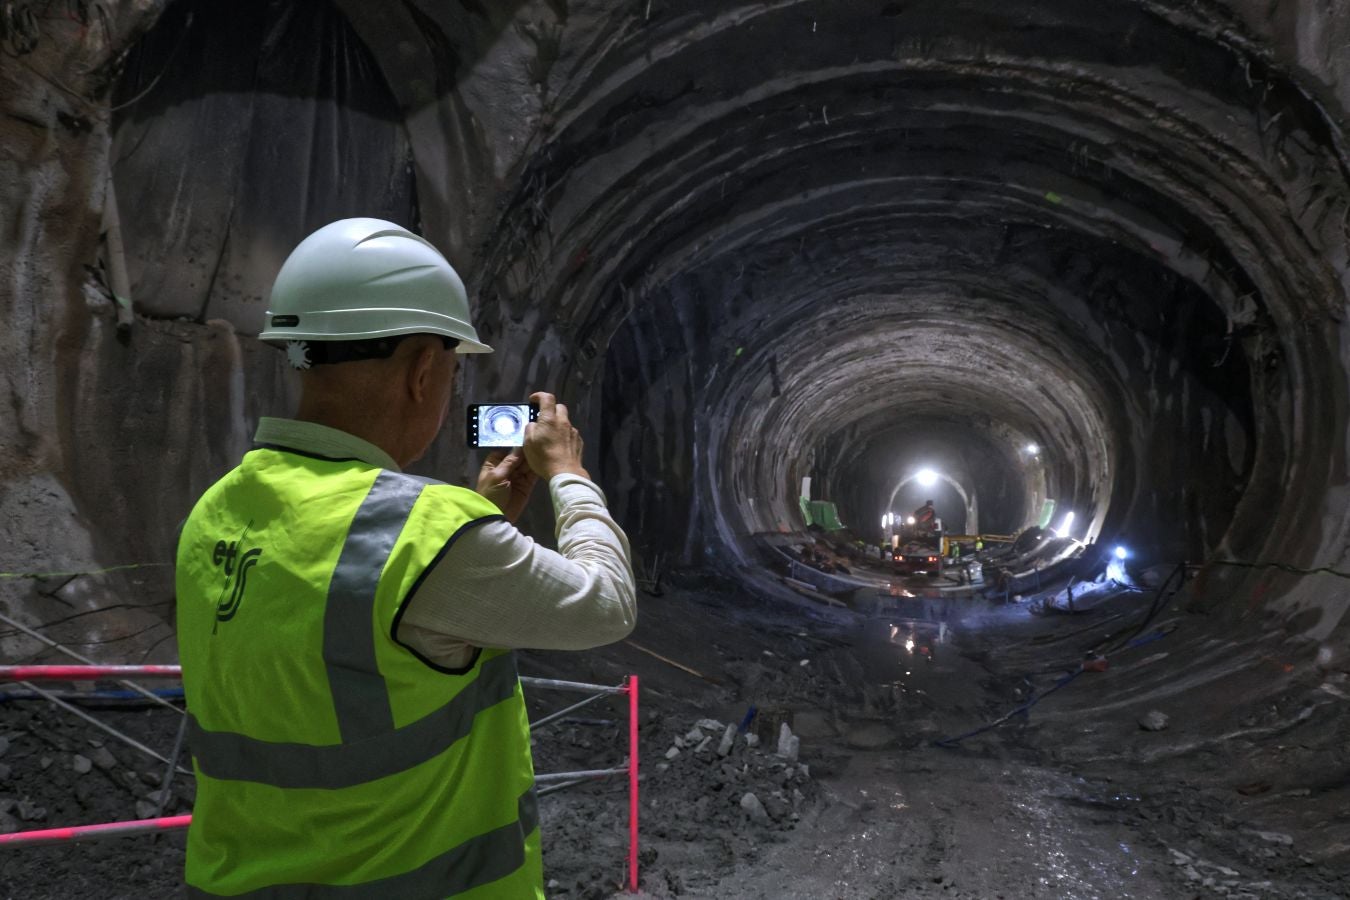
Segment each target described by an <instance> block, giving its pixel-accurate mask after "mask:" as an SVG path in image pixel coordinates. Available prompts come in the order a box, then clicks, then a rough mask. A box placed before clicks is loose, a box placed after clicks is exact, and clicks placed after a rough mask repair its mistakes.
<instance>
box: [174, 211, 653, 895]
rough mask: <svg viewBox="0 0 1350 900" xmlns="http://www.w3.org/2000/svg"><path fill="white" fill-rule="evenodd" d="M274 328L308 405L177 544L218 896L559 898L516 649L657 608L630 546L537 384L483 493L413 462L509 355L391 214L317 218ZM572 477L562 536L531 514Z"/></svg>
mask: <svg viewBox="0 0 1350 900" xmlns="http://www.w3.org/2000/svg"><path fill="white" fill-rule="evenodd" d="M270 306H271V308H270V310H269V311H268V313H267V320H266V326H265V328H264V329H263V332H262V334H261V337H262V339H263V340H265V341H283V342H286V355H287V358H288V360H289V362H290V364H291V365H292V366H293V367H295V368H296V369H299V370H301V372H300V388H301V394H300V405H299V411H298V413H297V414H296V417H295V419H291V420H286V419H268V418H264V419H262V420H261V422H260V424H259V427H258V432H257V436H256V437H255V441H256V445H255V449H254V450H253V451H252V452H250V453H248V454H246V455H245V456H244V458H243V460H242V461H241V462H240V464H239V466H238V467H237V468H236V469H234V470H233V471H231V472H229V473H228V474H227V475H225V477H224V478H222V479H221V480H220V481H218V482H217V483H216V484H215V485H213V486H212V487H211V488H209V489H208V490H207V491H206V493H205V495H204V496H203V497H202V498H201V499H200V500H199V501H198V502H197V505H196V507H195V508H194V509H193V510H192V514H191V515H190V516H189V517H188V519H187V521H186V522H185V523H184V526H183V531H182V535H181V537H180V539H179V544H178V562H177V593H178V642H179V653H180V656H181V659H182V664H183V687H184V690H185V692H186V695H187V702H188V709H189V710H190V711H191V714H190V716H189V718H188V729H189V730H188V740H189V747H190V749H191V752H192V756H193V764H194V768H195V770H196V774H197V799H196V805H195V808H194V810H193V819H192V825H191V827H190V828H189V830H188V838H187V871H186V880H187V883H188V893H189V895H190V896H192V897H213V896H231V897H232V896H236V895H247V896H259V897H261V896H266V897H302V896H303V897H330V896H331V897H337V896H342V897H347V896H352V897H356V896H361V897H369V896H377V895H378V896H381V897H389V898H391V900H392V898H399V900H411V898H444V897H449V896H455V897H458V896H460V895H461V894H466V895H468V894H471V895H472V896H474V897H492V898H494V900H496V898H507V900H517V898H529V900H542V898H543V897H544V885H543V874H542V865H541V860H540V837H539V825H538V821H539V820H538V812H537V810H536V806H535V793H534V767H533V762H532V759H531V756H530V728H529V723H528V721H527V720H526V715H525V701H524V698H523V696H522V694H521V689H520V680H519V678H518V677H517V675H516V666H515V658H514V655H513V654H512V653H511V648H522V647H535V648H544V649H559V650H582V649H586V648H588V647H595V646H598V645H601V644H607V643H610V642H612V641H616V640H619V639H620V638H622V637H624V636H625V635H627V634H628V633H629V632H630V631H631V630H632V628H633V625H634V622H635V616H636V602H635V591H634V581H633V574H632V568H631V563H630V558H629V548H628V541H627V539H626V538H625V536H624V534H623V532H622V531H620V529H619V527H618V526H617V525H616V524H615V523H614V520H613V519H612V518H611V517H610V514H609V512H608V511H607V510H606V507H605V498H604V495H603V494H602V493H601V492H600V489H599V488H598V487H596V486H595V484H594V483H593V482H592V481H591V480H590V476H589V475H588V474H587V472H586V470H585V469H584V468H582V465H581V451H582V441H581V436H580V435H579V434H578V433H577V430H576V429H575V428H574V427H572V424H571V421H570V419H569V417H568V411H567V407H565V406H564V405H563V404H561V403H558V402H557V401H556V400H555V399H554V397H553V396H552V395H551V394H547V393H536V394H533V395H532V396H531V400H533V401H534V402H536V403H538V405H539V417H538V421H537V422H535V423H534V424H531V425H529V426H528V427H527V428H526V430H525V434H524V447H523V448H517V449H513V450H510V451H509V452H507V451H506V450H495V451H493V452H492V453H490V454H488V456H487V457H486V459H485V460H484V462H483V465H482V468H481V470H480V472H479V475H478V486H477V491H476V492H475V491H471V490H468V489H467V488H462V487H454V486H452V485H448V484H443V483H441V482H438V481H434V480H431V479H427V478H418V477H413V476H411V475H406V474H404V472H403V469H404V468H405V467H406V466H408V465H409V464H410V463H412V462H414V461H415V460H417V459H419V458H420V457H421V456H422V455H423V454H424V453H425V452H426V450H427V448H428V447H429V446H430V445H431V443H432V441H433V440H434V439H435V437H436V435H437V433H438V432H439V431H440V430H441V426H442V425H443V424H444V422H445V418H446V414H447V411H448V409H449V405H450V399H451V390H452V387H453V384H454V376H455V369H456V366H457V357H456V353H488V352H491V348H490V347H487V346H485V345H484V344H482V343H479V341H478V334H477V332H476V331H475V330H474V328H473V326H472V325H471V324H470V320H469V302H468V296H467V295H466V293H465V290H464V286H463V284H462V282H461V281H460V279H459V276H458V275H457V274H456V273H455V271H454V269H453V268H451V266H450V264H449V263H448V262H446V260H445V258H444V257H443V256H442V255H441V254H440V252H439V251H437V250H436V248H435V247H433V246H432V245H431V244H430V243H429V242H427V241H426V240H424V239H422V238H420V237H418V236H416V235H414V234H413V233H412V232H410V231H408V230H406V229H404V228H401V227H399V226H397V225H394V224H392V223H389V222H383V221H380V220H378V219H347V220H343V221H340V222H335V223H333V224H331V225H328V226H326V227H324V228H322V229H320V230H319V231H317V232H315V233H314V234H312V235H311V236H310V237H308V238H307V239H305V240H304V241H303V242H302V243H301V244H300V245H299V246H298V247H297V248H296V249H295V251H294V252H293V253H292V254H291V255H290V258H289V259H287V261H286V263H285V265H284V266H283V267H282V269H281V272H280V274H279V275H278V276H277V279H276V283H275V285H274V287H273V289H272V297H271V304H270ZM539 479H543V480H545V481H547V482H548V487H549V492H550V494H551V496H552V500H553V507H554V513H555V515H556V517H557V541H558V547H559V548H560V551H561V552H559V553H555V552H553V551H551V550H547V549H545V548H543V547H540V546H538V545H537V544H535V543H534V541H533V540H532V539H530V538H528V537H526V536H525V535H523V534H521V533H520V532H519V531H517V530H516V528H515V526H514V525H513V524H512V523H513V522H515V521H516V519H517V518H518V517H519V516H520V514H521V513H522V511H523V510H524V508H525V504H526V501H527V500H528V499H529V496H530V492H531V490H532V489H533V487H534V486H535V483H536V482H537V481H538V480H539Z"/></svg>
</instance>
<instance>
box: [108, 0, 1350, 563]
mask: <svg viewBox="0 0 1350 900" xmlns="http://www.w3.org/2000/svg"><path fill="white" fill-rule="evenodd" d="M1246 5H1247V4H1246V3H1245V0H1232V2H1218V0H1215V2H1200V0H1103V2H1096V3H1090V4H1089V3H1083V2H1080V0H1036V2H1027V3H1015V4H1014V3H1006V2H992V0H941V2H939V0H912V2H868V3H864V2H849V3H840V2H828V3H827V2H807V0H785V2H764V3H741V4H726V3H712V2H706V3H678V4H677V3H671V2H662V0H651V2H649V3H639V4H625V5H622V6H618V5H615V4H612V3H601V2H590V3H565V2H562V0H552V2H539V3H510V4H500V5H494V6H492V7H486V6H479V5H477V4H471V3H464V4H432V3H428V2H421V0H408V2H405V3H403V4H397V5H391V6H390V7H388V8H387V9H385V10H384V11H383V12H381V13H380V14H378V15H377V14H375V13H374V12H373V11H372V9H371V8H370V7H369V6H368V5H362V4H357V3H354V2H347V0H339V2H336V3H335V4H334V8H336V9H338V10H340V11H341V12H342V14H343V15H344V16H345V17H346V18H347V20H348V22H349V23H350V25H351V27H352V29H353V31H354V33H355V34H356V35H357V36H358V37H359V38H360V40H361V41H362V42H363V43H364V44H365V46H366V47H367V48H368V49H369V51H370V53H371V55H372V57H373V59H374V60H375V65H376V67H377V68H378V70H379V71H380V72H381V73H382V74H383V76H384V80H385V81H386V82H387V94H385V93H384V92H385V91H386V86H384V85H376V86H374V87H372V88H370V89H369V90H365V89H363V90H362V92H361V96H365V97H369V98H372V99H371V100H370V101H369V102H370V103H375V99H374V98H378V97H381V96H388V97H389V99H388V100H387V101H383V102H387V103H388V104H390V106H395V105H396V106H397V107H398V111H399V112H398V115H397V116H395V115H394V111H393V110H392V109H387V110H386V109H382V108H377V107H378V103H376V104H375V106H372V107H371V109H370V114H371V115H370V118H371V121H373V122H375V123H376V125H373V126H366V125H362V126H361V127H362V128H363V129H364V130H365V133H367V134H371V135H374V134H376V131H377V130H378V129H384V130H383V131H381V132H380V136H379V137H378V140H376V139H371V140H370V141H368V142H367V143H368V144H369V146H370V147H371V148H372V150H373V152H374V154H375V155H376V156H379V155H380V154H384V155H385V156H389V155H392V156H394V157H395V159H394V160H393V162H394V163H395V164H396V165H397V164H401V163H402V156H401V154H403V153H405V152H409V153H410V154H411V159H412V163H411V166H410V171H411V172H412V173H413V174H414V175H415V180H416V185H415V210H414V213H412V214H414V215H415V216H416V217H417V218H418V219H419V220H420V224H421V225H422V227H423V228H424V229H425V231H426V233H427V234H428V235H429V236H430V237H432V238H433V240H436V241H437V242H438V243H439V244H441V245H442V246H445V247H447V249H448V250H449V251H450V253H451V256H452V259H454V260H455V261H456V263H457V264H459V265H461V266H463V267H465V268H466V271H467V272H468V275H469V281H470V286H471V288H472V289H473V291H474V293H475V294H476V296H477V297H478V303H479V307H478V310H477V314H476V315H477V322H478V324H479V330H480V333H482V334H484V336H485V337H486V338H487V339H488V340H490V341H491V342H493V343H494V345H495V346H497V347H498V349H499V351H501V352H499V353H498V354H496V356H495V357H494V358H493V359H492V360H489V361H483V362H482V363H481V365H480V366H479V367H477V368H476V369H472V370H470V371H469V372H468V373H467V376H466V377H467V382H466V385H465V389H466V392H468V393H473V394H476V395H477V396H478V397H480V398H482V397H487V396H496V395H498V394H501V395H505V394H507V393H510V392H512V391H520V390H523V389H525V388H528V387H535V386H537V385H538V384H539V383H541V381H548V382H550V383H554V384H557V385H558V386H559V388H560V390H561V391H562V393H564V395H566V396H568V397H570V398H571V399H573V400H574V401H577V402H582V403H587V402H589V403H591V404H592V406H591V407H590V408H595V407H597V406H600V407H602V409H603V412H602V415H601V417H600V418H601V422H600V423H599V424H598V425H597V424H596V423H595V422H594V421H592V423H591V430H592V432H596V434H593V435H592V436H593V437H596V436H598V437H599V442H598V443H599V444H600V445H601V450H602V457H603V460H602V465H603V471H604V477H605V479H606V481H607V484H609V485H612V486H613V487H611V492H612V494H613V498H614V502H615V505H616V507H618V509H619V511H620V514H621V515H622V516H623V518H624V521H625V523H626V524H627V525H628V526H629V527H630V529H634V530H635V531H636V532H637V534H638V538H637V540H636V542H635V543H637V544H638V545H639V546H642V545H644V544H647V543H651V544H657V545H663V546H670V545H672V544H674V545H677V546H680V547H681V548H682V551H683V556H684V558H686V559H692V558H694V557H696V556H699V555H701V554H703V553H704V552H706V551H711V552H713V553H717V552H720V550H721V549H725V548H727V547H733V546H735V545H736V544H737V542H738V539H739V538H740V537H741V536H743V535H746V534H753V533H758V532H765V531H774V530H780V529H791V528H793V527H798V525H799V517H798V513H797V512H796V504H797V492H798V485H799V483H800V479H801V478H802V477H804V476H807V475H810V476H812V478H813V482H814V484H815V487H814V489H813V491H814V494H815V496H817V497H818V498H821V497H823V498H826V499H833V500H836V501H837V502H838V503H839V504H840V507H841V510H842V512H843V515H844V518H845V520H846V521H849V522H852V523H863V522H872V521H875V518H874V517H875V515H876V514H878V513H879V512H881V511H883V510H882V507H883V506H884V502H885V498H887V497H889V496H890V492H891V491H892V489H893V488H894V486H895V484H896V483H897V482H898V480H899V479H900V478H902V477H904V474H905V469H906V467H910V466H912V465H915V464H917V462H918V461H919V460H921V459H935V460H937V461H938V462H939V463H941V464H944V465H948V466H950V467H951V468H952V469H953V471H954V472H955V471H956V470H959V471H960V472H962V473H965V475H964V476H963V477H965V478H967V479H968V480H969V482H970V483H969V484H968V485H967V487H968V488H972V487H975V486H976V482H980V483H981V484H985V485H986V487H981V488H979V489H978V490H977V493H985V492H992V493H993V494H994V495H996V497H997V499H990V500H989V501H988V502H987V503H986V504H985V509H986V510H990V511H995V510H996V511H997V514H996V516H995V518H997V519H998V520H999V521H1000V523H1002V522H1004V521H1006V522H1007V523H1008V524H1009V526H1010V527H1012V526H1019V525H1022V524H1025V523H1026V522H1027V521H1030V520H1032V519H1034V518H1035V517H1036V516H1037V515H1038V514H1039V504H1040V501H1042V500H1044V499H1045V498H1046V497H1049V498H1053V499H1055V500H1056V501H1057V503H1058V504H1059V507H1060V509H1061V510H1069V509H1072V510H1074V511H1076V513H1077V514H1078V516H1079V522H1081V523H1083V525H1084V526H1085V529H1086V532H1088V533H1092V534H1096V533H1103V534H1105V533H1107V532H1110V533H1112V534H1114V533H1116V532H1119V531H1130V530H1133V531H1135V532H1139V533H1146V534H1147V535H1148V536H1149V537H1148V539H1149V540H1150V541H1152V542H1153V543H1154V544H1155V547H1156V549H1157V550H1158V552H1159V553H1169V554H1170V553H1188V554H1191V555H1199V554H1205V553H1208V552H1210V551H1212V550H1214V549H1215V548H1218V547H1220V546H1221V545H1225V546H1228V547H1229V548H1230V549H1234V550H1243V551H1246V552H1255V551H1256V550H1257V549H1258V548H1260V547H1263V546H1265V545H1266V544H1267V543H1269V541H1270V540H1278V538H1271V537H1270V535H1271V529H1269V527H1268V526H1269V524H1270V512H1269V511H1270V510H1271V509H1272V508H1278V510H1279V514H1278V515H1279V516H1280V517H1287V519H1286V520H1287V521H1295V520H1298V519H1299V518H1300V517H1305V518H1306V516H1308V515H1309V513H1310V509H1311V504H1312V503H1313V501H1312V500H1306V501H1305V500H1301V499H1298V497H1299V492H1298V491H1296V490H1293V488H1294V487H1296V486H1297V485H1298V484H1299V483H1303V484H1306V485H1325V484H1326V483H1327V482H1328V480H1329V479H1334V478H1335V477H1340V475H1341V474H1342V472H1341V470H1342V469H1343V465H1342V462H1341V460H1340V453H1339V451H1338V450H1337V449H1336V448H1338V447H1339V446H1340V443H1341V438H1342V436H1340V435H1335V434H1329V433H1327V430H1326V429H1321V430H1319V429H1317V428H1316V427H1314V425H1313V423H1316V422H1318V421H1328V420H1330V419H1331V418H1333V417H1336V416H1339V415H1340V414H1341V413H1340V411H1341V410H1343V407H1344V396H1343V395H1344V389H1343V384H1344V378H1343V377H1341V375H1342V372H1341V368H1340V366H1341V364H1340V362H1339V359H1338V356H1337V352H1338V348H1337V347H1336V340H1337V339H1336V337H1335V335H1334V333H1333V330H1332V329H1331V328H1330V327H1326V326H1327V325H1328V323H1332V322H1336V321H1339V317H1340V315H1341V312H1340V311H1341V310H1342V309H1343V307H1344V303H1345V263H1346V252H1345V247H1346V234H1347V210H1348V209H1350V202H1348V199H1347V191H1346V182H1347V179H1346V170H1345V168H1344V160H1343V157H1344V154H1343V152H1342V141H1343V128H1344V122H1343V121H1341V119H1340V118H1339V117H1338V116H1339V115H1340V113H1339V112H1338V110H1339V109H1340V107H1339V106H1338V105H1336V104H1335V101H1334V100H1333V99H1331V98H1329V97H1328V96H1327V95H1326V92H1325V88H1323V87H1321V86H1319V85H1318V84H1317V83H1316V82H1315V81H1313V80H1312V79H1309V78H1307V77H1305V76H1304V75H1296V74H1293V73H1291V71H1290V70H1289V69H1287V68H1286V67H1284V66H1282V65H1280V64H1279V63H1278V62H1277V60H1276V57H1275V55H1274V54H1273V53H1272V52H1271V49H1270V48H1269V47H1268V46H1266V45H1265V44H1264V43H1263V42H1262V40H1260V39H1258V38H1256V37H1254V36H1253V35H1252V34H1251V33H1250V32H1249V31H1248V30H1247V26H1246V24H1244V23H1245V22H1248V21H1250V20H1249V19H1248V20H1244V19H1243V18H1242V16H1240V15H1238V11H1239V10H1238V8H1239V7H1242V8H1243V9H1244V10H1245V6H1246ZM274 30H275V29H274ZM161 40H162V38H161ZM293 50H294V52H301V50H300V45H296V47H295V48H293ZM293 50H288V49H286V48H285V47H282V46H280V45H278V46H272V47H271V49H270V51H269V52H270V53H272V54H273V55H274V56H277V57H278V58H282V59H285V58H289V54H291V53H292V52H293ZM353 58H355V55H353ZM344 77H345V76H344ZM361 77H362V78H370V77H374V76H373V75H372V76H365V75H363V76H361ZM338 81H339V82H341V78H339V79H338ZM189 93H190V92H189ZM1328 110H1333V111H1332V112H1329V111H1328ZM400 117H401V119H402V121H403V131H402V132H401V133H397V134H391V133H389V132H388V127H387V123H388V122H389V121H390V120H394V119H397V118H400ZM405 140H406V141H407V146H408V148H409V149H408V150H407V151H405V150H404V149H403V143H402V142H403V141H405ZM386 145H388V146H392V148H393V149H392V150H391V151H390V152H389V153H384V151H383V150H379V149H378V148H379V147H382V146H386ZM316 146H317V145H316ZM376 161H377V162H378V160H376ZM388 162H389V161H388V160H386V161H385V166H386V168H385V169H382V170H381V171H386V170H387V169H388ZM277 177H278V180H280V177H281V176H280V174H278V176H277ZM119 190H120V191H121V192H123V193H126V188H124V187H122V186H121V185H120V184H119ZM413 195H414V192H412V191H411V189H405V188H403V187H399V188H398V190H397V192H391V193H390V194H389V196H391V197H393V198H394V200H395V201H396V204H406V203H409V202H411V201H410V200H408V199H404V198H410V197H412V196H413ZM258 202H259V203H261V202H262V201H258ZM254 205H257V204H254ZM318 206H319V205H318V204H316V205H315V207H316V208H318ZM230 209H231V216H235V215H236V213H235V211H234V207H233V206H231V207H230ZM255 256H257V257H258V258H262V257H263V256H265V254H261V255H258V254H255ZM225 268H226V269H229V268H230V266H229V265H226V266H225ZM228 274H229V273H228V271H227V272H224V273H221V274H220V275H219V278H221V279H223V278H224V277H225V276H226V275H228ZM244 299H245V302H244V304H243V306H242V307H240V309H241V312H240V316H241V319H240V322H237V323H236V325H237V326H238V327H244V328H247V327H248V325H247V322H246V321H245V320H246V319H247V318H248V317H249V316H255V313H256V310H254V309H253V305H256V300H249V298H247V297H245V298H244ZM250 304H252V305H250ZM241 323H242V324H241ZM1026 442H1035V443H1037V444H1038V445H1040V447H1041V448H1043V452H1042V454H1041V457H1040V459H1039V460H1038V461H1037V462H1036V463H1035V465H1029V464H1028V461H1027V460H1026V459H1024V458H1023V457H1022V456H1021V455H1019V453H1018V448H1019V447H1021V446H1023V445H1024V444H1025V443H1026ZM1305 493H1306V494H1308V495H1309V496H1311V494H1312V493H1314V492H1312V491H1309V492H1305ZM1256 511H1260V525H1261V528H1260V529H1258V528H1257V527H1256V523H1257V521H1258V519H1257V516H1256ZM1244 517H1245V518H1244ZM1244 522H1245V523H1246V524H1245V525H1244ZM1080 536H1081V534H1080Z"/></svg>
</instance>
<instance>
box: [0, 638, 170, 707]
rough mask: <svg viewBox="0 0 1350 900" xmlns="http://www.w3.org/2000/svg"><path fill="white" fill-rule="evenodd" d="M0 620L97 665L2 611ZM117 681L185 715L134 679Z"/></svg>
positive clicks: (85, 661) (72, 655) (49, 644)
mask: <svg viewBox="0 0 1350 900" xmlns="http://www.w3.org/2000/svg"><path fill="white" fill-rule="evenodd" d="M0 622H4V623H5V624H6V625H9V626H11V627H13V628H17V629H19V630H20V631H22V632H23V633H24V634H26V635H28V636H29V637H31V638H33V639H34V640H38V641H41V642H42V643H44V644H46V645H47V646H48V647H51V648H52V649H53V650H58V651H60V652H61V653H64V654H65V655H66V656H69V657H70V658H71V659H78V660H79V661H80V662H82V663H86V664H88V665H91V666H94V665H98V663H96V662H94V661H93V660H92V659H90V658H89V657H87V656H83V655H81V654H79V653H76V652H75V651H74V650H71V649H70V648H69V647H66V646H64V645H62V644H58V643H57V642H56V641H54V640H52V639H51V638H49V637H47V636H46V635H45V634H42V633H41V632H37V631H34V630H33V629H31V628H29V627H28V626H27V625H25V624H23V623H22V622H16V621H14V620H13V619H11V618H10V617H9V616H7V615H5V614H4V613H0ZM117 683H118V684H120V685H122V686H123V687H125V688H127V689H129V690H133V691H135V692H136V693H138V694H140V695H141V696H143V697H146V698H148V699H150V700H153V701H155V702H156V703H158V704H159V705H160V706H167V707H168V708H169V709H171V710H173V711H174V712H176V713H178V714H179V715H180V716H185V715H187V711H186V710H182V709H179V708H178V707H176V706H174V705H173V704H172V703H170V702H169V701H168V700H165V699H164V698H163V697H156V696H155V695H154V694H153V693H152V692H150V691H148V690H146V689H145V688H143V687H141V686H140V685H139V684H136V683H135V682H134V681H127V680H125V679H121V678H119V679H117Z"/></svg>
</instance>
